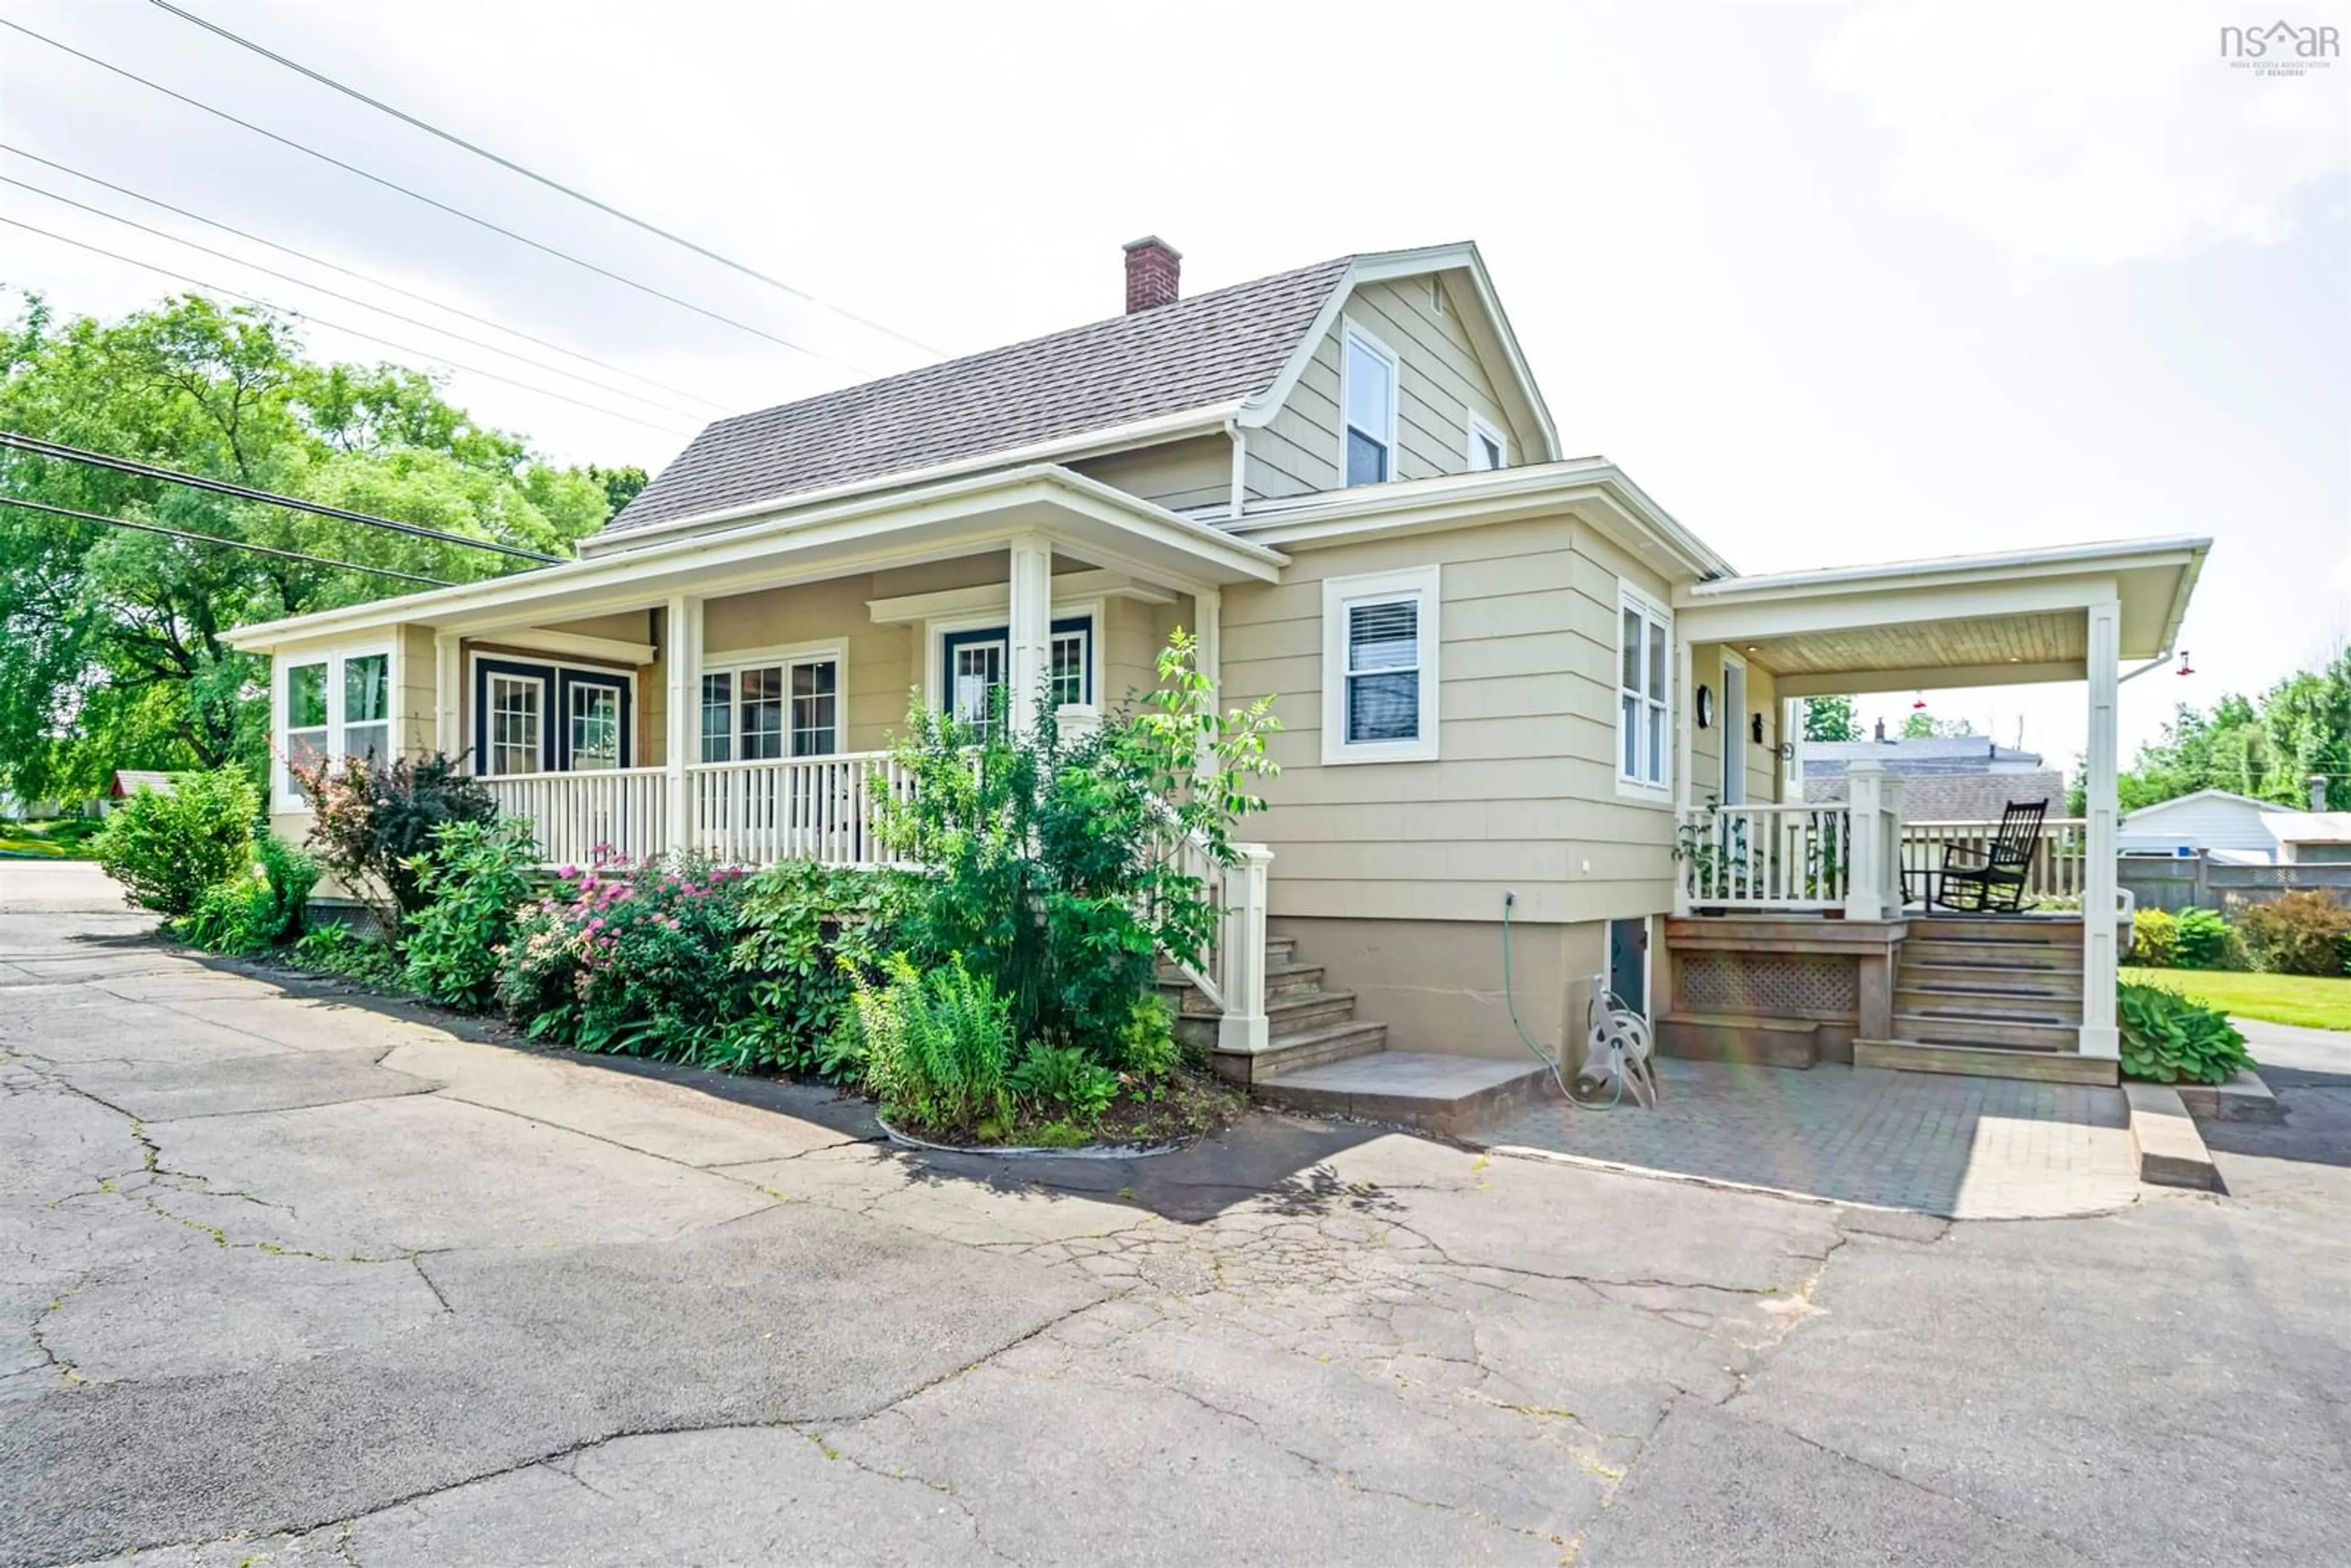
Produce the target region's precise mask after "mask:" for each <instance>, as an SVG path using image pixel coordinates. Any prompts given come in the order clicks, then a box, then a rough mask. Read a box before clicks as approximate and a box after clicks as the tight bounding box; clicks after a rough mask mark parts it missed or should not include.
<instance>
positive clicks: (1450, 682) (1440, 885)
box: [1223, 518, 1672, 921]
mask: <svg viewBox="0 0 2351 1568" xmlns="http://www.w3.org/2000/svg"><path fill="white" fill-rule="evenodd" d="M1431 561H1435V562H1437V563H1438V564H1439V566H1440V570H1441V577H1440V588H1439V593H1440V599H1441V606H1440V611H1439V616H1438V639H1439V651H1438V674H1439V683H1438V693H1437V716H1438V726H1439V728H1438V747H1439V753H1440V755H1439V758H1438V759H1437V760H1436V761H1434V762H1398V763H1371V764H1348V765H1338V766H1331V767H1325V766H1323V765H1322V736H1321V733H1320V730H1321V726H1322V580H1323V579H1324V578H1326V577H1350V576H1354V575H1357V574H1360V573H1364V572H1374V571H1385V570H1396V569H1398V568H1401V567H1407V566H1416V565H1426V564H1427V563H1429V562H1431ZM1619 570H1623V571H1625V572H1627V573H1628V574H1631V575H1633V576H1635V578H1636V579H1637V580H1640V581H1641V582H1642V583H1643V584H1644V586H1646V588H1648V589H1649V590H1650V591H1652V592H1658V593H1662V591H1664V589H1665V586H1666V585H1665V583H1664V582H1663V581H1662V580H1660V579H1658V578H1656V576H1655V575H1654V574H1653V573H1650V572H1648V571H1646V570H1645V569H1643V568H1640V567H1638V566H1637V565H1635V563H1633V562H1631V561H1630V560H1628V559H1625V558H1624V557H1623V556H1622V555H1621V553H1620V552H1618V551H1616V550H1615V549H1614V548H1613V547H1611V546H1610V545H1608V544H1607V543H1606V542H1605V541H1604V540H1601V539H1598V538H1594V537H1593V535H1592V534H1591V533H1590V531H1589V530H1588V529H1586V528H1583V527H1582V526H1581V525H1578V524H1575V523H1573V521H1571V520H1570V519H1567V518H1556V519H1537V520H1531V521H1523V522H1514V523H1505V524H1497V525H1493V526H1491V527H1488V528H1475V529H1465V530H1461V531H1459V532H1455V533H1440V534H1431V535H1423V536H1419V537H1416V538H1400V539H1390V540H1382V541H1376V542H1373V543H1369V544H1362V545H1349V546H1341V547H1337V548H1333V549H1309V550H1301V551H1300V552H1298V554H1297V558H1296V563H1295V564H1294V565H1293V566H1292V567H1291V568H1290V570H1289V571H1288V572H1287V573H1286V574H1285V579H1286V580H1284V581H1283V582H1282V583H1280V584H1279V585H1276V586H1271V587H1264V588H1259V587H1247V588H1238V589H1228V590H1227V591H1226V593H1225V599H1224V606H1225V609H1224V658H1223V681H1224V693H1225V697H1226V700H1227V702H1228V704H1231V703H1237V702H1246V701H1248V700H1249V699H1251V698H1253V697H1255V696H1258V695H1262V694H1264V693H1266V692H1272V693H1274V694H1276V703H1275V709H1276V712H1277V713H1278V714H1279V716H1280V718H1281V721H1282V724H1283V730H1282V732H1281V733H1280V734H1279V735H1277V736H1275V737H1273V738H1272V740H1271V742H1270V746H1269V751H1270V754H1271V755H1272V756H1273V758H1274V759H1275V760H1277V761H1278V762H1280V764H1281V766H1282V774H1281V777H1280V778H1279V779H1272V780H1270V781H1268V782H1267V784H1266V785H1265V786H1264V789H1263V793H1264V794H1265V796H1266V798H1267V800H1269V802H1270V810H1267V811H1266V812H1265V813H1264V814H1263V815H1262V816H1260V817H1257V818H1252V819H1250V820H1249V822H1248V823H1246V824H1245V825H1244V827H1243V829H1242V833H1243V836H1245V837H1249V838H1253V839H1262V840H1263V841H1266V842H1267V843H1269V844H1270V845H1271V847H1272V848H1273V851H1274V855H1275V860H1274V867H1273V890H1272V901H1273V908H1274V910H1275V912H1276V913H1277V914H1285V915H1298V916H1308V915H1330V916H1340V915H1346V916H1356V917H1370V918H1387V919H1406V918H1419V919H1444V920H1479V919H1486V920H1490V919H1494V918H1497V917H1498V916H1499V911H1500V907H1501V903H1500V901H1501V894H1502V891H1503V890H1504V889H1505V888H1515V889H1516V890H1517V891H1518V893H1519V895H1520V905H1519V909H1518V913H1519V915H1520V917H1521V918H1525V919H1529V920H1550V921H1560V920H1585V919H1594V918H1600V917H1604V916H1606V915H1635V914H1646V913H1651V912H1654V911H1656V910H1660V909H1663V908H1665V907H1666V905H1667V903H1668V901H1669V897H1670V889H1671V860H1670V845H1671V841H1672V833H1671V823H1670V813H1669V812H1667V811H1664V810H1659V809H1657V808H1656V807H1654V806H1649V805H1645V804H1638V803H1634V802H1629V801H1625V800H1619V799H1618V798H1617V796H1616V793H1615V773H1614V767H1613V766H1612V763H1611V760H1610V759H1611V758H1612V757H1613V755H1614V745H1615V723H1614V713H1615V688H1614V667H1615V666H1614V660H1615V643H1614V626H1615V602H1616V574H1617V572H1618V571H1619Z"/></svg>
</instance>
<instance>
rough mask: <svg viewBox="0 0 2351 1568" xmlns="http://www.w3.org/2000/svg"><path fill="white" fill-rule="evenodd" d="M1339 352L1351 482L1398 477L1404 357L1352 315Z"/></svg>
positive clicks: (1346, 459) (1371, 482)
mask: <svg viewBox="0 0 2351 1568" xmlns="http://www.w3.org/2000/svg"><path fill="white" fill-rule="evenodd" d="M1340 353H1341V361H1342V363H1341V370H1340V374H1339V398H1340V408H1341V410H1342V423H1343V427H1344V428H1343V430H1342V432H1341V434H1342V435H1343V438H1344V442H1345V446H1346V450H1345V452H1344V453H1343V454H1342V456H1343V461H1344V464H1345V468H1346V479H1347V483H1348V484H1350V485H1377V484H1381V483H1384V481H1386V480H1389V479H1393V478H1395V447H1396V379H1397V371H1396V367H1397V366H1398V364H1399V363H1401V361H1398V360H1397V358H1396V355H1395V350H1393V349H1391V348H1389V347H1388V346H1387V345H1386V344H1385V343H1383V342H1381V341H1380V340H1378V339H1377V338H1374V337H1373V336H1372V335H1371V334H1370V333H1369V332H1366V331H1364V329H1362V328H1361V327H1358V326H1356V325H1355V324H1354V323H1353V322H1352V321H1350V322H1348V323H1347V329H1346V332H1345V334H1344V340H1343V343H1342V345H1341V350H1340Z"/></svg>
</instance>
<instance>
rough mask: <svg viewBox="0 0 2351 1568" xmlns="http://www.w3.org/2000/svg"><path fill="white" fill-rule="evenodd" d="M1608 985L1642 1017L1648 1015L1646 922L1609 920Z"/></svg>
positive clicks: (1647, 940)
mask: <svg viewBox="0 0 2351 1568" xmlns="http://www.w3.org/2000/svg"><path fill="white" fill-rule="evenodd" d="M1608 988H1609V989H1610V990H1612V991H1614V992H1615V993H1616V999H1617V1000H1618V1001H1620V1002H1622V1003H1624V1004H1625V1007H1626V1008H1628V1009H1631V1010H1633V1011H1634V1012H1636V1013H1639V1014H1640V1015H1641V1016H1642V1017H1643V1018H1646V1017H1648V1016H1649V923H1648V922H1647V921H1646V920H1612V921H1610V922H1609V923H1608Z"/></svg>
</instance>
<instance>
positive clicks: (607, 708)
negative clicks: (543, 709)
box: [564, 681, 621, 773]
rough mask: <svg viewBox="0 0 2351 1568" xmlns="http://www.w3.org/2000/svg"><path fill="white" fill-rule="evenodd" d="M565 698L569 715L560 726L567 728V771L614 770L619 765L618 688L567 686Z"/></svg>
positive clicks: (619, 698) (619, 697)
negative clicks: (568, 766)
mask: <svg viewBox="0 0 2351 1568" xmlns="http://www.w3.org/2000/svg"><path fill="white" fill-rule="evenodd" d="M565 697H566V700H567V702H568V704H569V710H570V711H569V712H568V713H567V714H565V716H564V722H565V723H567V724H569V726H570V727H571V734H570V736H569V745H570V767H571V770H572V771H573V772H574V773H580V772H585V771H587V770H589V769H590V768H618V767H619V766H620V765H621V688H620V687H618V686H609V685H602V684H601V683H598V684H594V685H591V684H590V683H588V682H585V681H583V682H581V683H580V685H574V686H568V687H567V688H566V689H565Z"/></svg>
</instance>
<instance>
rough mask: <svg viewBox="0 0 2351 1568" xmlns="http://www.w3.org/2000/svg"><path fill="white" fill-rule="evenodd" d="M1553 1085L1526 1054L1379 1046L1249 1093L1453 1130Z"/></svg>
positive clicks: (1295, 1107)
mask: <svg viewBox="0 0 2351 1568" xmlns="http://www.w3.org/2000/svg"><path fill="white" fill-rule="evenodd" d="M1374 1027H1378V1026H1374ZM1550 1085H1551V1070H1550V1069H1549V1068H1547V1067H1545V1066H1544V1065H1543V1064H1542V1063H1541V1062H1539V1061H1534V1060H1532V1059H1531V1058H1525V1057H1521V1058H1519V1059H1517V1060H1510V1059H1499V1058H1489V1057H1482V1056H1449V1055H1439V1054H1437V1053H1435V1052H1430V1051H1376V1052H1373V1053H1371V1054H1368V1055H1365V1056H1362V1057H1359V1058H1355V1059H1353V1060H1351V1061H1332V1062H1326V1063H1324V1064H1323V1065H1322V1066H1319V1067H1310V1068H1305V1069H1302V1070H1299V1071H1290V1072H1285V1073H1282V1074H1280V1076H1278V1077H1275V1078H1272V1079H1260V1080H1259V1081H1258V1082H1256V1083H1255V1084H1253V1085H1252V1086H1251V1092H1253V1093H1254V1094H1255V1095H1256V1096H1257V1097H1258V1098H1259V1100H1262V1101H1264V1102H1266V1103H1269V1104H1272V1105H1279V1106H1280V1107H1282V1108H1283V1109H1285V1110H1290V1111H1303V1112H1307V1113H1314V1114H1321V1115H1326V1116H1352V1117H1353V1118H1355V1119H1357V1120H1359V1121H1364V1122H1384V1123H1388V1124H1394V1125H1398V1126H1406V1127H1422V1128H1426V1129H1427V1130H1428V1131H1430V1132H1435V1133H1445V1134H1456V1135H1458V1134H1462V1133H1466V1132H1468V1131H1469V1130H1471V1129H1472V1128H1473V1127H1475V1126H1477V1125H1478V1124H1480V1123H1483V1122H1489V1121H1491V1120H1493V1119H1494V1118H1495V1117H1497V1116H1499V1114H1500V1113H1502V1112H1504V1111H1507V1110H1510V1108H1512V1107H1513V1106H1517V1105H1520V1104H1523V1103H1526V1102H1528V1101H1530V1100H1533V1099H1537V1098H1540V1097H1541V1095H1542V1094H1543V1093H1545V1092H1547V1091H1548V1090H1549V1089H1550Z"/></svg>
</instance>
